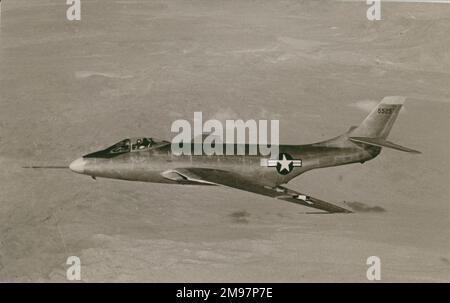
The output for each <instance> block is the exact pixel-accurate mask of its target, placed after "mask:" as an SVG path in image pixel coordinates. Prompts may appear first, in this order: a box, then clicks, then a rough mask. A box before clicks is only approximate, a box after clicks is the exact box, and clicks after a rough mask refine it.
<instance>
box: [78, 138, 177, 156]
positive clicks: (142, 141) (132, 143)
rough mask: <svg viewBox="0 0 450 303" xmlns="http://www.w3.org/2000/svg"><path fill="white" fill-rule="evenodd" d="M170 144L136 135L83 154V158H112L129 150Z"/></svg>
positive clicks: (141, 149) (147, 148) (140, 149)
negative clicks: (99, 149)
mask: <svg viewBox="0 0 450 303" xmlns="http://www.w3.org/2000/svg"><path fill="white" fill-rule="evenodd" d="M166 144H170V142H168V141H160V140H156V139H154V138H147V137H136V138H130V139H125V140H122V141H120V142H118V143H116V144H114V145H113V146H110V147H108V148H106V149H103V150H101V151H97V152H94V153H91V154H88V155H85V156H83V157H84V158H113V157H116V156H118V155H121V154H124V153H129V152H140V151H145V150H150V149H152V148H155V147H160V146H161V145H166Z"/></svg>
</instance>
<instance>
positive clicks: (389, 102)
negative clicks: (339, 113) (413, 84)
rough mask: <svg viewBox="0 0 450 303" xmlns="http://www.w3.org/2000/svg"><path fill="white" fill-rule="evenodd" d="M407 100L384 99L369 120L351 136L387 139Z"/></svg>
mask: <svg viewBox="0 0 450 303" xmlns="http://www.w3.org/2000/svg"><path fill="white" fill-rule="evenodd" d="M405 99H406V98H405V97H384V98H383V100H381V102H380V103H378V105H377V106H375V108H374V109H373V110H372V111H371V112H370V114H369V115H368V116H367V118H366V119H364V121H363V122H362V123H361V124H360V125H359V126H358V127H357V128H355V129H354V130H353V131H352V132H351V136H352V137H368V138H382V139H386V138H387V136H388V135H389V132H390V131H391V128H392V125H394V122H395V119H396V118H397V116H398V113H399V112H400V109H401V107H402V105H403V103H404V102H405Z"/></svg>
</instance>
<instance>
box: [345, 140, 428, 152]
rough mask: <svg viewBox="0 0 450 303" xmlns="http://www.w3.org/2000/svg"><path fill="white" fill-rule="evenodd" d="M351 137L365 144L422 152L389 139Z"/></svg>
mask: <svg viewBox="0 0 450 303" xmlns="http://www.w3.org/2000/svg"><path fill="white" fill-rule="evenodd" d="M349 139H350V140H351V141H353V142H358V143H364V144H369V145H374V146H379V147H388V148H392V149H396V150H400V151H404V152H407V153H414V154H420V153H421V152H420V151H418V150H414V149H411V148H408V147H404V146H401V145H398V144H395V143H392V142H390V141H387V140H384V139H381V138H366V137H350V138H349Z"/></svg>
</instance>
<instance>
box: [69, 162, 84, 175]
mask: <svg viewBox="0 0 450 303" xmlns="http://www.w3.org/2000/svg"><path fill="white" fill-rule="evenodd" d="M85 164H86V160H84V159H83V158H78V159H76V160H75V161H73V162H72V163H70V165H69V168H70V170H71V171H74V172H76V173H79V174H82V173H84V166H85Z"/></svg>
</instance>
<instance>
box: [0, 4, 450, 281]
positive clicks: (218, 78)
mask: <svg viewBox="0 0 450 303" xmlns="http://www.w3.org/2000/svg"><path fill="white" fill-rule="evenodd" d="M1 5H2V8H1V33H0V35H1V36H0V46H1V47H0V52H1V53H0V164H1V170H0V185H1V187H0V281H1V282H22V281H23V282H64V281H67V280H66V270H67V268H68V265H66V259H67V258H68V256H78V257H79V258H80V259H81V277H82V281H84V282H103V281H108V282H208V281H210V282H250V281H255V282H268V281H272V282H368V280H367V278H366V270H367V268H368V266H367V265H366V260H367V258H368V257H369V256H378V257H380V259H381V276H382V280H381V281H384V282H443V281H446V282H450V228H449V226H450V199H449V194H450V187H449V183H450V182H449V181H450V174H449V173H450V160H449V150H450V149H449V148H450V141H449V127H450V120H449V117H450V35H449V33H450V4H423V3H422V4H420V3H382V20H381V21H376V22H373V21H368V20H367V18H366V10H367V8H368V6H367V5H366V4H365V1H364V2H355V1H353V2H341V1H312V0H311V1H293V0H292V1H291V0H286V1H269V0H263V1H247V0H243V1H236V0H235V1H218V0H217V1H216V0H215V1H206V0H203V1H197V0H194V1H181V0H180V1H172V0H170V1H144V0H135V1H122V0H120V1H118V0H115V1H106V0H103V1H100V0H82V11H81V18H82V19H81V21H73V22H70V21H68V20H67V19H66V9H67V7H68V6H67V5H66V4H65V1H62V0H51V1H50V0H39V1H37V0H33V1H30V0H27V1H25V0H14V1H8V0H7V1H2V3H1ZM388 95H404V96H407V98H408V99H407V101H406V104H405V108H404V110H402V112H401V114H400V115H399V118H398V119H397V122H396V124H395V125H394V128H393V131H392V132H391V135H390V137H389V140H390V141H393V142H395V143H398V144H402V145H406V146H408V147H411V148H415V149H418V150H420V151H422V154H421V155H412V154H407V153H401V152H398V151H393V150H383V152H382V153H381V155H380V156H379V157H377V158H376V159H374V160H372V161H370V162H367V163H365V164H363V165H361V164H353V165H348V166H342V167H336V168H329V169H322V170H315V171H311V172H308V173H306V174H304V175H302V176H300V177H298V178H297V179H295V180H293V181H292V182H290V183H289V184H288V185H287V186H288V187H289V188H292V189H294V190H298V191H301V192H305V193H308V194H310V195H312V196H314V197H317V198H319V199H323V200H325V201H329V202H332V203H336V204H337V205H340V206H344V207H348V208H351V209H353V210H355V213H353V214H348V215H346V214H335V215H318V214H315V215H314V214H306V213H305V211H306V210H307V209H306V208H303V207H301V206H298V205H291V204H289V203H287V202H283V201H279V200H275V199H270V198H267V197H262V196H258V195H255V194H251V193H247V192H242V191H237V190H233V189H229V188H223V187H198V186H178V185H160V184H151V183H139V182H126V181H118V180H108V179H100V178H99V179H97V180H96V181H94V180H93V179H91V178H89V177H88V176H83V175H78V174H74V173H72V172H71V171H70V170H68V169H54V170H39V169H34V170H33V169H24V168H22V167H23V166H27V165H63V166H64V165H68V163H70V162H71V161H72V160H74V159H75V158H78V157H80V156H81V155H83V154H86V153H88V152H93V151H96V150H98V149H100V148H102V147H106V146H109V145H112V144H114V143H116V142H118V141H119V140H121V139H123V138H127V137H135V136H148V137H156V138H160V139H169V140H170V138H172V136H173V134H172V133H171V131H170V126H171V123H172V122H173V121H174V120H175V119H188V120H192V119H193V113H194V111H202V112H203V115H204V118H205V119H207V118H217V119H223V120H224V119H238V118H241V119H244V120H247V119H256V120H259V119H279V120H280V135H281V141H282V142H283V143H289V144H306V143H312V142H315V141H320V140H323V139H326V138H331V137H333V136H336V135H338V134H340V133H342V132H344V131H346V130H347V129H348V128H349V127H350V126H351V125H357V124H358V123H360V122H361V121H362V119H363V118H364V117H365V116H366V115H367V113H368V111H369V110H370V109H371V107H372V106H373V105H374V104H376V102H378V101H379V100H381V98H383V97H384V96H388Z"/></svg>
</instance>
